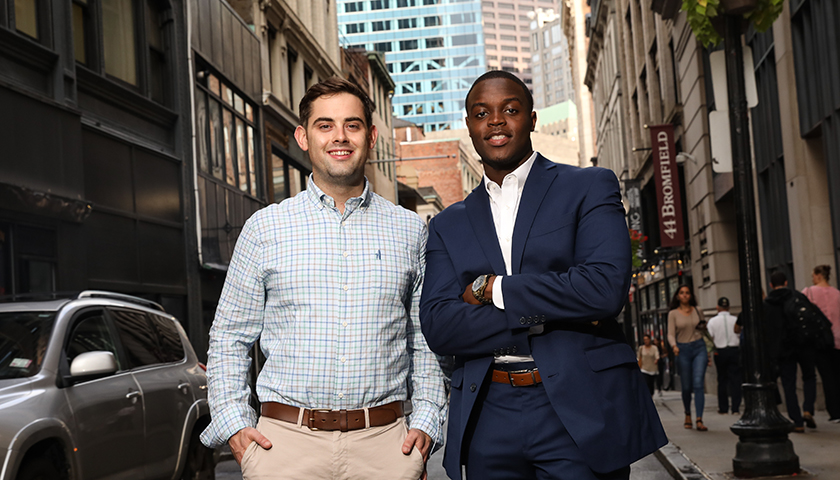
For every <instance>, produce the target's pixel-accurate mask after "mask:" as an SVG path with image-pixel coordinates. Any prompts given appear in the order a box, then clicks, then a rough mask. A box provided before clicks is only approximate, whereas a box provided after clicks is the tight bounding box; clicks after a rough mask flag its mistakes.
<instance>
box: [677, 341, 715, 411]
mask: <svg viewBox="0 0 840 480" xmlns="http://www.w3.org/2000/svg"><path fill="white" fill-rule="evenodd" d="M677 346H678V347H679V348H680V354H679V355H677V364H678V365H679V368H680V383H681V384H682V400H683V407H685V414H686V415H691V394H692V392H693V393H694V406H695V408H696V409H697V416H698V417H702V416H703V407H704V406H705V403H706V397H705V392H704V391H703V381H704V379H705V377H706V365H708V363H709V356H708V354H707V353H706V342H704V341H703V339H702V338H701V339H700V340H695V341H693V342H691V343H677Z"/></svg>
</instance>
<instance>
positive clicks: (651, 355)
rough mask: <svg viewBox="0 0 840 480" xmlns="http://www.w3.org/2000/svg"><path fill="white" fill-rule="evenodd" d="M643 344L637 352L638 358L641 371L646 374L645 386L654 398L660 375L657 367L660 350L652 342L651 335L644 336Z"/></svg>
mask: <svg viewBox="0 0 840 480" xmlns="http://www.w3.org/2000/svg"><path fill="white" fill-rule="evenodd" d="M642 342H643V343H642V345H639V349H638V351H637V352H636V358H637V359H638V361H639V369H641V371H642V373H643V374H644V378H645V385H647V387H648V390H649V391H650V396H653V392H654V386H655V382H656V377H657V375H659V368H658V367H657V364H658V363H659V348H657V347H656V345H653V343H652V342H651V340H650V335H645V336H643V337H642Z"/></svg>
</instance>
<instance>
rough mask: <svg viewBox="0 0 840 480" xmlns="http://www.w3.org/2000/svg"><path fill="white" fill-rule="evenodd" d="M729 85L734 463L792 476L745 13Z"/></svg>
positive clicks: (731, 55)
mask: <svg viewBox="0 0 840 480" xmlns="http://www.w3.org/2000/svg"><path fill="white" fill-rule="evenodd" d="M725 17H726V32H725V35H724V46H725V50H726V83H727V87H728V91H729V123H730V133H731V138H732V163H733V167H734V172H735V192H734V193H735V215H736V222H735V223H736V225H737V233H738V257H739V259H738V263H739V269H740V275H741V301H742V306H743V311H742V312H741V322H742V324H743V326H744V334H745V342H744V343H745V344H744V346H743V347H742V350H743V353H744V355H743V361H744V382H745V383H744V385H743V390H744V415H743V416H742V417H741V419H740V420H738V421H737V422H736V423H735V424H734V425H732V426H731V427H730V429H731V430H732V432H733V433H735V434H736V435H738V437H739V440H738V444H737V446H736V447H735V458H733V459H732V466H733V468H734V473H735V476H736V477H741V478H752V477H763V476H770V475H789V474H792V473H796V472H798V471H799V457H797V456H796V453H794V451H793V443H792V442H791V441H790V439H788V433H789V432H790V431H791V430H792V429H793V424H792V423H791V422H790V421H788V420H787V419H786V418H784V417H783V416H782V415H781V414H780V413H779V410H778V409H777V408H776V395H777V394H778V390H777V388H778V387H777V386H776V378H775V375H774V373H773V372H772V371H771V368H770V365H768V362H767V359H766V358H765V355H764V338H765V335H764V331H763V322H761V319H762V318H763V314H762V301H761V281H760V279H761V271H760V266H759V258H758V241H757V238H758V234H757V231H756V213H755V203H754V201H755V200H754V191H753V182H752V161H751V158H750V157H751V153H750V138H749V119H748V117H747V96H746V89H745V84H744V56H743V51H742V48H741V16H740V15H737V16H736V15H725Z"/></svg>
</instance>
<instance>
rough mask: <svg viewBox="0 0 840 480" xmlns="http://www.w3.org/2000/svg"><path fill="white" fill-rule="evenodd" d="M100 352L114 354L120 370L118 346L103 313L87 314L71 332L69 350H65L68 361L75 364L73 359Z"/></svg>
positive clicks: (77, 321) (75, 324)
mask: <svg viewBox="0 0 840 480" xmlns="http://www.w3.org/2000/svg"><path fill="white" fill-rule="evenodd" d="M98 351H102V352H111V353H113V354H114V359H115V360H116V361H117V367H118V368H120V359H119V355H117V348H116V344H115V343H114V338H113V336H111V331H110V330H109V329H108V323H107V322H106V320H105V316H104V314H103V313H102V312H101V311H100V312H96V313H89V314H86V315H84V317H82V318H81V319H79V320H76V322H75V323H74V324H73V328H72V329H71V331H70V337H69V338H68V341H67V348H66V349H65V352H66V353H67V361H68V362H70V363H73V359H74V358H76V357H77V356H79V354H82V353H86V352H98ZM120 369H121V368H120Z"/></svg>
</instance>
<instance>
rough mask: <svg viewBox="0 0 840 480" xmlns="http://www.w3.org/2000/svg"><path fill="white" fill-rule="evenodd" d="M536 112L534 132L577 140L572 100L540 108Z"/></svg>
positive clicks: (574, 110) (575, 118)
mask: <svg viewBox="0 0 840 480" xmlns="http://www.w3.org/2000/svg"><path fill="white" fill-rule="evenodd" d="M536 112H537V129H536V133H541V134H546V135H553V136H558V137H562V138H565V139H569V140H571V141H572V142H576V141H577V133H578V132H577V129H578V128H577V107H575V103H574V100H566V101H565V102H562V103H558V104H556V105H552V106H550V107H546V108H541V109H538V110H536Z"/></svg>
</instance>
